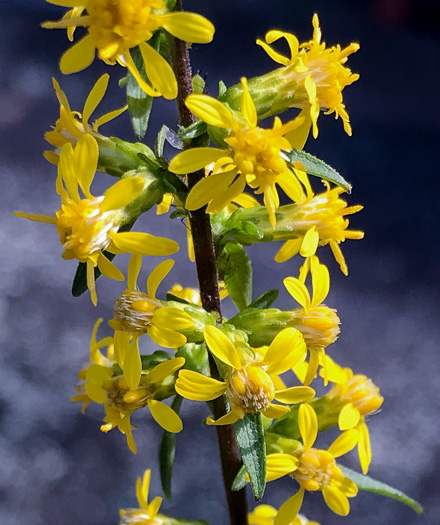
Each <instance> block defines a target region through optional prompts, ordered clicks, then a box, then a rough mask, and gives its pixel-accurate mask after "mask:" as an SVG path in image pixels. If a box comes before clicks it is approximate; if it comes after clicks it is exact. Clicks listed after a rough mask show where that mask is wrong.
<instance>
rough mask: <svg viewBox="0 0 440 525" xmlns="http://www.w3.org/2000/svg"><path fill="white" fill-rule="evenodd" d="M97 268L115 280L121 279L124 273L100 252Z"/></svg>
mask: <svg viewBox="0 0 440 525" xmlns="http://www.w3.org/2000/svg"><path fill="white" fill-rule="evenodd" d="M98 268H99V269H100V271H101V273H102V275H104V276H105V277H107V278H108V279H114V280H115V281H123V280H124V275H123V273H122V272H121V270H120V269H119V268H117V267H116V266H115V265H114V264H113V263H112V262H111V261H109V260H108V259H107V257H106V256H105V255H103V254H102V253H100V254H99V256H98Z"/></svg>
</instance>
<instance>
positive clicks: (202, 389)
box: [175, 370, 226, 401]
mask: <svg viewBox="0 0 440 525" xmlns="http://www.w3.org/2000/svg"><path fill="white" fill-rule="evenodd" d="M175 388H176V392H177V393H178V394H180V395H181V396H182V397H185V398H186V399H191V400H193V401H211V400H212V399H216V398H217V397H220V396H221V395H222V394H223V393H224V392H225V391H226V383H225V382H224V381H217V379H213V378H212V377H207V376H204V375H202V374H199V373H198V372H194V371H192V370H181V371H180V372H179V376H178V378H177V381H176V387H175Z"/></svg>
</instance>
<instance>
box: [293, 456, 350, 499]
mask: <svg viewBox="0 0 440 525" xmlns="http://www.w3.org/2000/svg"><path fill="white" fill-rule="evenodd" d="M298 459H299V461H298V468H297V469H296V470H295V471H294V472H292V473H291V474H290V475H291V476H292V477H293V478H294V479H296V480H297V481H298V483H300V484H301V486H302V487H304V488H305V489H306V490H310V491H316V490H322V489H323V488H324V487H327V486H328V485H330V483H331V482H332V480H334V479H342V478H343V474H342V471H341V469H340V468H339V467H338V466H337V465H336V461H335V458H334V457H333V456H332V455H331V454H330V453H329V452H327V451H326V450H320V449H317V448H311V449H309V450H307V451H304V452H303V453H302V454H301V456H300V457H299V458H298Z"/></svg>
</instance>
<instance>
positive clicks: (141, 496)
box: [136, 469, 151, 510]
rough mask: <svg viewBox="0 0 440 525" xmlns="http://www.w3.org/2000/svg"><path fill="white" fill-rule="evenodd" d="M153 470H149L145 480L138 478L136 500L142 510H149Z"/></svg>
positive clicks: (146, 472)
mask: <svg viewBox="0 0 440 525" xmlns="http://www.w3.org/2000/svg"><path fill="white" fill-rule="evenodd" d="M150 479H151V470H150V469H147V470H146V471H145V472H144V475H143V478H142V480H141V478H137V480H136V498H137V500H138V503H139V507H140V508H141V509H144V510H147V508H148V491H149V488H150Z"/></svg>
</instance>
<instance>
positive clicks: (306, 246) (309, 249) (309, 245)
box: [299, 226, 319, 257]
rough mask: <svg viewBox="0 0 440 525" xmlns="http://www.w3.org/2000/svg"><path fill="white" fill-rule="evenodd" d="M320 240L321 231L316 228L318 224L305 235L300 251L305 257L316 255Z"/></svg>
mask: <svg viewBox="0 0 440 525" xmlns="http://www.w3.org/2000/svg"><path fill="white" fill-rule="evenodd" d="M318 242H319V233H318V230H317V229H316V226H313V227H312V228H310V229H309V230H308V231H307V233H306V234H305V235H304V239H303V242H302V245H301V249H300V251H299V253H300V254H301V255H302V256H303V257H311V256H312V255H315V253H316V250H317V248H318Z"/></svg>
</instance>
